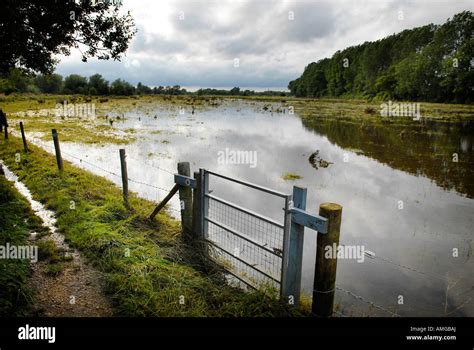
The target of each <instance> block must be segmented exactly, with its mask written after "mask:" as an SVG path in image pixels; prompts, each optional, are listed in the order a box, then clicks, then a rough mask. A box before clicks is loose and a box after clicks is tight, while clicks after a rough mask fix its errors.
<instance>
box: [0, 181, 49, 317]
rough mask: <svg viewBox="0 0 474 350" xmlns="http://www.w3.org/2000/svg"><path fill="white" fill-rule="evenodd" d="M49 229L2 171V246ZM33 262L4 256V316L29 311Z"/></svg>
mask: <svg viewBox="0 0 474 350" xmlns="http://www.w3.org/2000/svg"><path fill="white" fill-rule="evenodd" d="M33 231H34V232H37V233H42V232H44V231H46V228H44V227H43V226H42V225H41V220H40V219H39V218H38V217H37V216H35V215H34V213H33V211H32V210H31V208H30V205H29V203H28V201H27V200H26V199H25V198H24V197H23V196H21V195H20V193H18V191H17V190H16V189H15V188H14V186H13V184H12V183H11V182H9V181H8V180H6V179H5V177H4V176H3V175H1V174H0V246H3V247H5V246H6V244H7V243H9V244H10V246H25V245H28V242H27V238H28V236H29V234H30V233H31V232H33ZM29 265H30V261H29V260H18V259H0V286H1V288H0V317H6V316H24V315H26V314H27V313H28V309H29V304H30V302H31V300H32V291H31V289H30V288H29V287H28V277H29V274H30V268H29Z"/></svg>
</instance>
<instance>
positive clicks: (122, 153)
mask: <svg viewBox="0 0 474 350" xmlns="http://www.w3.org/2000/svg"><path fill="white" fill-rule="evenodd" d="M119 152H120V168H121V170H122V191H123V203H124V204H125V206H126V207H127V208H129V203H128V173H127V160H126V159H125V158H126V155H125V149H123V148H122V149H120V150H119Z"/></svg>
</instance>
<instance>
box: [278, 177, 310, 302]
mask: <svg viewBox="0 0 474 350" xmlns="http://www.w3.org/2000/svg"><path fill="white" fill-rule="evenodd" d="M306 194H307V189H306V188H302V187H298V186H293V207H294V208H298V209H301V210H306ZM303 243H304V226H303V225H300V224H297V223H296V222H293V221H292V222H291V229H290V245H289V250H288V270H287V277H286V278H285V281H284V285H283V284H282V289H283V296H284V297H285V298H287V300H288V303H289V304H290V305H295V306H298V305H299V302H300V294H301V269H302V266H303Z"/></svg>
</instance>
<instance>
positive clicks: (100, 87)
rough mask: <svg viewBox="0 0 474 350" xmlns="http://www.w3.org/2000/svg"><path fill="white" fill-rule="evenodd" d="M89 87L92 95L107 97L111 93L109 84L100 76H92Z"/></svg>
mask: <svg viewBox="0 0 474 350" xmlns="http://www.w3.org/2000/svg"><path fill="white" fill-rule="evenodd" d="M88 86H89V94H91V95H107V94H108V93H109V82H108V81H107V80H105V79H104V78H103V77H102V75H100V74H94V75H91V76H90V77H89V82H88Z"/></svg>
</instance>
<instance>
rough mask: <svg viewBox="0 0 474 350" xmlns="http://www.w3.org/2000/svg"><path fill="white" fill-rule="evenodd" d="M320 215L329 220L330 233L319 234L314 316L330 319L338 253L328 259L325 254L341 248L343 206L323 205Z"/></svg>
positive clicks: (333, 252)
mask: <svg viewBox="0 0 474 350" xmlns="http://www.w3.org/2000/svg"><path fill="white" fill-rule="evenodd" d="M319 215H320V216H322V217H325V218H327V219H328V232H327V233H319V232H318V238H317V246H316V268H315V272H314V284H313V305H312V312H313V315H314V316H318V317H330V316H332V313H333V306H334V294H335V290H336V270H337V251H332V256H331V257H328V258H326V256H325V253H326V247H328V246H329V247H331V250H333V249H334V247H336V248H337V247H338V246H339V234H340V229H341V218H342V206H340V205H339V204H335V203H323V204H321V206H320V207H319Z"/></svg>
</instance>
